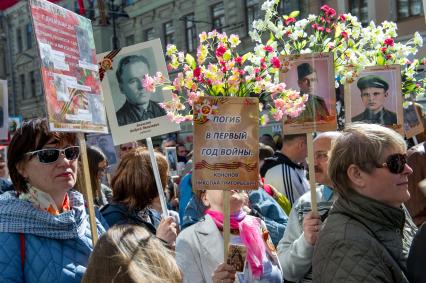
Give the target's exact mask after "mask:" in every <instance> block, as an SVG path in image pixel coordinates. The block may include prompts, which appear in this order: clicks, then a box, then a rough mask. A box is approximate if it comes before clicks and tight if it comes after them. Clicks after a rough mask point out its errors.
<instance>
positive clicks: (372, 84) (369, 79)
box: [352, 74, 397, 126]
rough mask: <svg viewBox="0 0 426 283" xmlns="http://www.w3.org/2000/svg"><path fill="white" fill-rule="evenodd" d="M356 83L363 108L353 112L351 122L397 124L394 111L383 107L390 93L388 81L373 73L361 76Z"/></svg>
mask: <svg viewBox="0 0 426 283" xmlns="http://www.w3.org/2000/svg"><path fill="white" fill-rule="evenodd" d="M356 85H357V87H358V89H359V95H360V96H359V97H360V99H361V101H362V105H363V106H364V110H363V111H362V112H361V113H358V114H357V113H355V115H354V116H353V117H352V122H364V123H370V124H380V125H387V126H389V125H395V124H397V115H396V113H395V112H393V111H391V110H389V109H386V107H385V104H386V101H387V100H388V99H391V98H389V97H390V96H391V95H390V91H389V83H388V82H387V81H386V80H385V79H384V78H383V77H382V76H379V75H374V74H371V75H366V76H363V77H361V78H360V79H359V80H358V82H357V83H356ZM353 99H355V97H353Z"/></svg>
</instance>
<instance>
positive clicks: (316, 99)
mask: <svg viewBox="0 0 426 283" xmlns="http://www.w3.org/2000/svg"><path fill="white" fill-rule="evenodd" d="M297 84H298V86H299V89H300V94H307V95H308V101H307V102H306V103H305V106H306V108H305V110H303V111H302V113H301V114H300V116H298V117H297V118H296V119H295V120H294V121H296V122H314V121H325V120H327V117H328V116H330V112H329V111H328V108H327V105H326V103H325V100H324V98H322V97H320V96H318V95H315V94H314V93H315V92H318V76H317V71H316V70H315V69H314V68H313V67H312V66H311V64H309V63H302V64H300V65H298V66H297Z"/></svg>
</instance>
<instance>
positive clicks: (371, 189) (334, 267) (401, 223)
mask: <svg viewBox="0 0 426 283" xmlns="http://www.w3.org/2000/svg"><path fill="white" fill-rule="evenodd" d="M328 172H329V176H330V178H331V180H332V182H333V183H334V189H335V191H337V192H338V193H339V198H338V199H337V200H336V202H335V203H334V205H333V207H332V208H331V210H330V212H329V216H328V218H327V221H326V223H325V225H324V228H323V229H322V231H321V232H320V234H319V238H318V240H317V242H316V244H315V249H314V256H313V261H312V266H313V279H314V281H315V282H327V283H328V282H408V280H407V277H406V274H405V271H406V260H407V256H408V251H409V248H410V245H411V241H412V239H413V236H414V234H415V231H416V227H415V225H414V223H413V222H412V220H411V218H410V217H409V215H408V213H407V211H406V209H405V208H404V206H403V203H404V202H405V201H407V200H408V199H409V198H410V193H409V191H408V175H410V174H411V173H412V170H411V168H410V166H408V165H407V162H406V145H405V142H404V139H403V138H402V137H401V136H400V135H399V134H398V133H396V132H395V131H393V130H391V129H389V128H385V127H383V126H379V125H375V124H353V125H351V126H348V127H347V128H346V129H345V130H344V131H343V135H342V136H340V137H338V138H337V140H336V141H335V143H334V145H333V147H332V150H331V156H330V159H329V164H328Z"/></svg>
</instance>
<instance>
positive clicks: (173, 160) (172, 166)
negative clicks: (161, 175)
mask: <svg viewBox="0 0 426 283" xmlns="http://www.w3.org/2000/svg"><path fill="white" fill-rule="evenodd" d="M166 159H167V163H168V164H169V171H170V173H171V175H172V176H173V175H177V171H178V168H177V164H178V162H177V154H176V147H166Z"/></svg>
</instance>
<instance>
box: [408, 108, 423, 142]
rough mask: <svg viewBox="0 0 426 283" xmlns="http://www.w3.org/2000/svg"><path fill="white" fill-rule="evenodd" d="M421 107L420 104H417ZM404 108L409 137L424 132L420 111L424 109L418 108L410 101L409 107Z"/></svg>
mask: <svg viewBox="0 0 426 283" xmlns="http://www.w3.org/2000/svg"><path fill="white" fill-rule="evenodd" d="M417 106H418V107H420V105H417ZM403 109H404V110H403V111H404V132H405V137H406V138H407V139H409V138H412V137H414V136H416V135H418V134H421V133H423V132H424V125H423V119H422V117H421V116H420V113H419V111H422V109H421V108H417V107H416V104H415V103H413V102H410V103H409V105H408V106H407V107H404V108H403Z"/></svg>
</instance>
